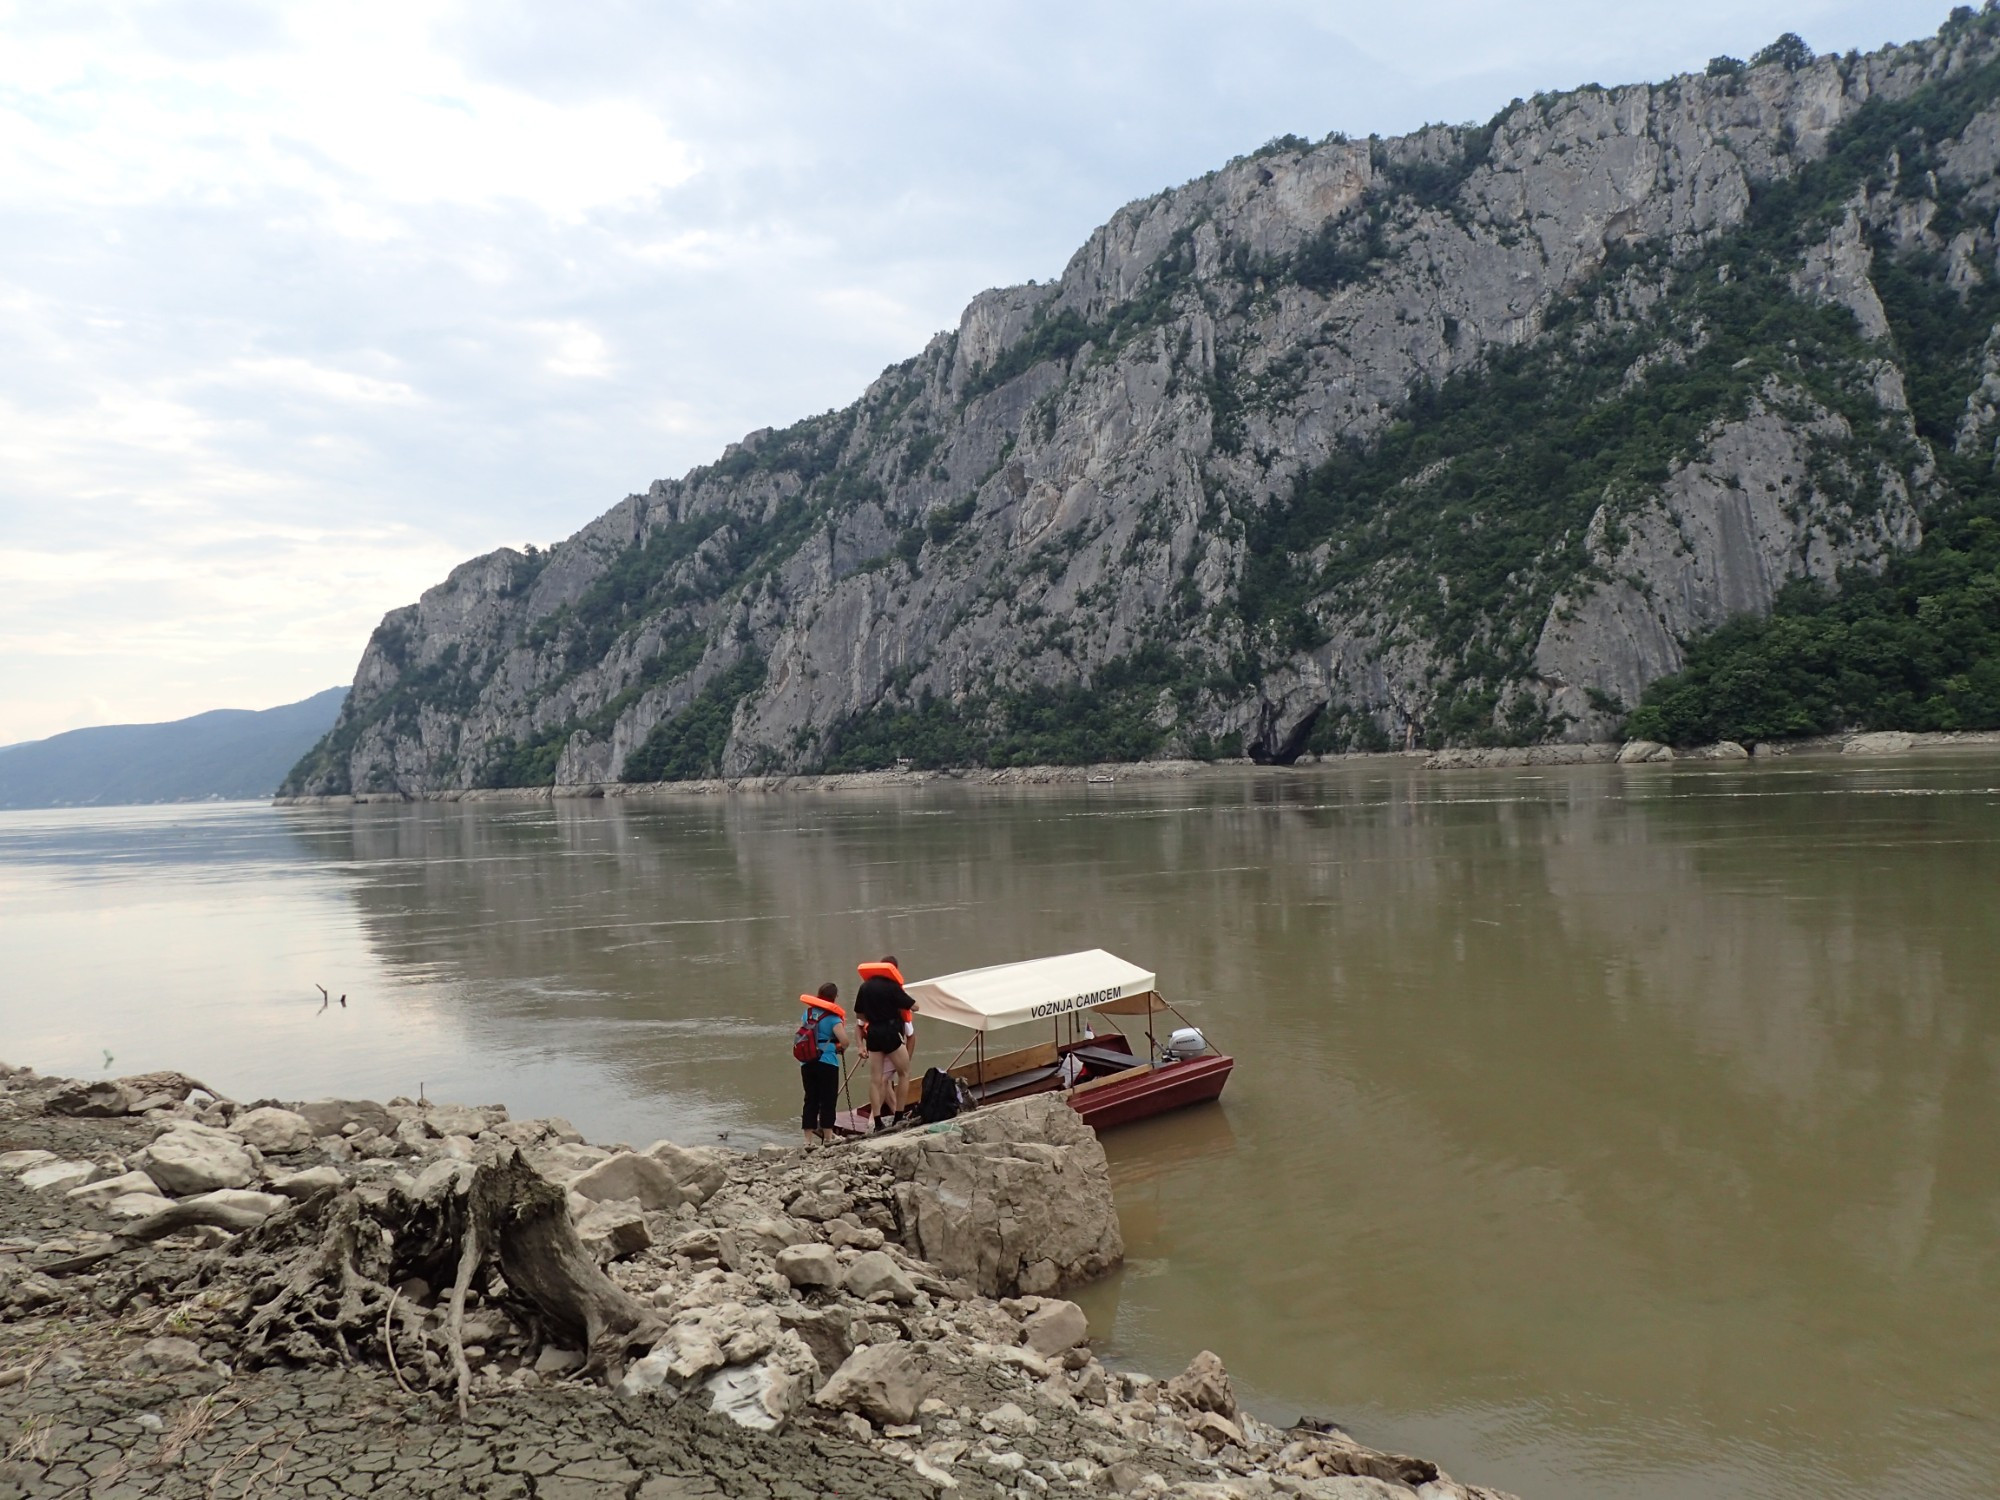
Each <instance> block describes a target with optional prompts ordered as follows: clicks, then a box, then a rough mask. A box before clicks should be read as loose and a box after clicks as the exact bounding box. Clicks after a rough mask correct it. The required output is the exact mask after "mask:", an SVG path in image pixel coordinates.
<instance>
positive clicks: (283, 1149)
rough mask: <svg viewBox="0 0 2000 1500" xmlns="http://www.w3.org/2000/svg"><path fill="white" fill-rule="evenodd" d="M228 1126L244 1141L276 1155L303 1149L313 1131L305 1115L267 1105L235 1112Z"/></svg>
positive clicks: (312, 1135) (310, 1139)
mask: <svg viewBox="0 0 2000 1500" xmlns="http://www.w3.org/2000/svg"><path fill="white" fill-rule="evenodd" d="M229 1128H230V1132H231V1134H234V1135H239V1136H241V1137H242V1138H243V1144H244V1145H246V1146H255V1147H256V1148H257V1149H258V1150H259V1151H264V1152H268V1153H271V1154H273V1155H278V1156H283V1155H286V1154H288V1153H290V1152H293V1151H303V1150H305V1149H306V1148H307V1147H308V1146H310V1145H312V1143H313V1137H314V1135H315V1134H316V1132H315V1131H314V1129H313V1127H312V1123H311V1122H310V1121H308V1120H307V1119H306V1117H305V1116H304V1115H301V1114H294V1113H293V1112H292V1111H291V1110H289V1109H275V1108H273V1107H271V1106H270V1105H266V1106H265V1107H264V1108H262V1109H253V1110H249V1111H247V1112H245V1113H243V1114H240V1115H238V1116H237V1117H236V1119H235V1122H234V1123H233V1124H231V1126H230V1127H229Z"/></svg>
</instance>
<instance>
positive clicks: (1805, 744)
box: [270, 729, 2000, 807]
mask: <svg viewBox="0 0 2000 1500" xmlns="http://www.w3.org/2000/svg"><path fill="white" fill-rule="evenodd" d="M1650 745H1651V742H1650V741H1644V740H1629V741H1620V740H1599V741H1592V742H1589V743H1585V744H1573V745H1572V744H1563V745H1524V746H1486V747H1477V746H1469V747H1465V748H1461V749H1446V750H1379V751H1377V750H1349V751H1342V752H1338V753H1335V754H1330V755H1302V756H1300V757H1299V758H1298V759H1297V760H1296V761H1293V762H1290V763H1289V764H1287V765H1267V766H1263V767H1262V768H1263V769H1266V770H1279V771H1282V770H1289V769H1294V768H1297V767H1301V766H1304V767H1312V766H1322V765H1346V764H1349V763H1353V762H1365V761H1415V762H1417V763H1419V765H1420V766H1421V767H1422V769H1424V770H1427V771H1466V770H1500V769H1506V768H1511V767H1519V766H1580V765H1610V764H1618V763H1623V764H1628V765H1658V764H1665V763H1670V762H1674V761H1743V760H1779V759H1788V758H1792V757H1814V756H1827V755H1835V756H1837V755H1855V756H1894V755H1907V754H1910V753H1912V752H1916V751H1924V750H1952V749H1977V748H1983V747H1994V746H2000V730H1991V729H1972V730H1952V731H1940V732H1915V731H1910V732H1905V731H1903V730H1874V731H1857V732H1855V733H1851V734H1832V735H1815V736H1812V737H1809V738H1804V739H1796V740H1772V741H1758V742H1756V743H1754V744H1751V745H1739V744H1737V743H1736V742H1735V741H1733V740H1724V741H1721V742H1719V743H1718V744H1714V745H1697V746H1691V747H1687V748H1684V749H1680V750H1674V749H1673V748H1671V747H1669V746H1652V750H1651V752H1650V753H1645V754H1642V755H1634V754H1633V753H1632V751H1633V749H1634V747H1638V746H1650ZM1260 764H1261V763H1259V762H1256V761H1252V760H1249V759H1247V758H1245V757H1235V758H1232V759H1226V760H1142V761H1109V762H1101V763H1098V764H1095V765H1080V766H1006V767H1002V768H999V769H992V768H989V767H984V766H974V767H965V768H953V769H945V770H936V771H919V770H914V769H912V770H903V771H896V770H890V771H835V772H825V773H819V772H814V773H801V774H797V775H770V776H720V777H709V778H704V779H701V780H693V781H635V782H626V781H608V782H604V781H599V782H581V783H576V784H571V785H552V786H525V787H470V788H463V789H451V790H445V791H436V792H343V793H339V794H336V795H328V796H312V797H306V796H298V797H283V796H280V797H273V798H271V799H270V805H271V806H273V807H352V806H357V805H367V804H373V803H398V802H512V803H519V802H554V801H591V800H598V799H605V800H625V799H636V800H646V799H654V798H665V797H716V796H735V795H766V796H769V795H776V794H780V793H787V792H805V793H839V792H860V791H879V790H883V789H885V788H893V787H914V786H928V785H932V784H953V785H961V786H1056V785H1079V784H1081V785H1091V784H1096V783H1105V782H1108V783H1110V784H1114V785H1115V784H1117V783H1120V782H1134V781H1142V782H1144V781H1152V782H1161V781H1181V780H1188V779H1191V778H1195V777H1200V776H1204V775H1208V774H1211V773H1213V772H1216V771H1222V770H1230V771H1237V770H1242V769H1244V768H1246V767H1255V766H1259V765H1260Z"/></svg>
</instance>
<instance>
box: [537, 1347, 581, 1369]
mask: <svg viewBox="0 0 2000 1500" xmlns="http://www.w3.org/2000/svg"><path fill="white" fill-rule="evenodd" d="M583 1363H584V1355H583V1351H582V1350H581V1349H558V1348H557V1347H556V1346H555V1345H554V1344H550V1345H548V1346H546V1347H545V1348H544V1349H543V1350H542V1352H541V1353H540V1354H539V1355H537V1356H536V1357H535V1373H536V1374H537V1375H567V1374H568V1373H569V1372H570V1371H571V1370H580V1369H582V1368H583Z"/></svg>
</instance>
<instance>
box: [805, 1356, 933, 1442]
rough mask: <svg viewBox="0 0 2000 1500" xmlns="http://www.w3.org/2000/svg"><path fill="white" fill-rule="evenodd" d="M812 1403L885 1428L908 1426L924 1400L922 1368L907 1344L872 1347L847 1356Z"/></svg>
mask: <svg viewBox="0 0 2000 1500" xmlns="http://www.w3.org/2000/svg"><path fill="white" fill-rule="evenodd" d="M812 1399H813V1404H814V1405H815V1406H824V1407H828V1408H830V1409H832V1410H835V1411H851V1412H858V1413H860V1414H861V1415H862V1416H864V1417H867V1418H868V1419H869V1420H870V1421H872V1422H878V1423H881V1424H882V1425H884V1426H887V1425H889V1424H890V1423H896V1422H908V1421H910V1420H911V1419H913V1418H914V1417H915V1416H916V1414H917V1403H918V1402H920V1401H922V1400H923V1399H924V1374H923V1366H922V1365H921V1364H920V1363H919V1362H918V1359H917V1356H916V1352H915V1351H914V1350H913V1349H911V1348H910V1346H909V1345H908V1344H907V1343H903V1342H901V1341H898V1342H896V1343H893V1344H869V1345H867V1346H866V1347H864V1348H860V1349H856V1350H855V1351H854V1352H853V1353H852V1354H850V1355H848V1357H847V1358H846V1360H844V1361H843V1362H842V1364H841V1366H840V1368H839V1369H838V1370H835V1371H834V1372H833V1376H832V1378H831V1379H829V1380H828V1381H827V1383H826V1384H825V1385H823V1386H821V1387H820V1389H819V1391H818V1393H817V1394H815V1395H814V1396H813V1398H812Z"/></svg>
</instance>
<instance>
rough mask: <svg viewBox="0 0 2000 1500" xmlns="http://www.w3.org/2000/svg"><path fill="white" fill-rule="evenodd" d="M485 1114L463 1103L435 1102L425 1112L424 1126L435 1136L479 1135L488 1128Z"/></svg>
mask: <svg viewBox="0 0 2000 1500" xmlns="http://www.w3.org/2000/svg"><path fill="white" fill-rule="evenodd" d="M486 1123H487V1122H486V1116H485V1114H484V1113H483V1112H482V1111H480V1110H476V1109H470V1108H468V1107H467V1106H465V1105H463V1104H433V1105H432V1106H431V1107H430V1109H428V1110H427V1111H425V1113H424V1128H425V1129H426V1130H428V1131H429V1132H430V1133H431V1134H432V1135H434V1136H440V1137H442V1136H448V1135H462V1136H466V1137H471V1136H475V1135H478V1134H479V1132H480V1131H482V1130H484V1129H485V1128H486Z"/></svg>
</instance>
